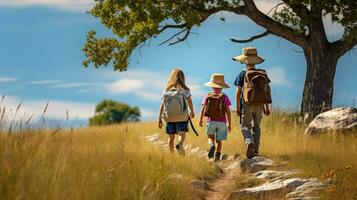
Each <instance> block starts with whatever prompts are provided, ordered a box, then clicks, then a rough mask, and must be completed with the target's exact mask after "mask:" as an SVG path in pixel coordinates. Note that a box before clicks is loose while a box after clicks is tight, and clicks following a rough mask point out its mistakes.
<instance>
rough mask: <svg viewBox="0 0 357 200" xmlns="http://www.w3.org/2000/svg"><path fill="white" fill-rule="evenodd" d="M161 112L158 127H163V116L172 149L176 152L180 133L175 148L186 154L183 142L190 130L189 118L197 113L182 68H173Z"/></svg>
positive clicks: (163, 97)
mask: <svg viewBox="0 0 357 200" xmlns="http://www.w3.org/2000/svg"><path fill="white" fill-rule="evenodd" d="M188 108H189V109H188ZM189 111H190V112H189ZM159 113H160V114H159V121H158V127H159V128H162V125H163V122H162V118H163V119H164V120H165V121H166V133H167V134H168V136H169V139H168V143H169V147H170V151H171V152H174V143H175V135H176V134H178V143H177V145H176V146H175V148H176V150H177V151H178V152H179V154H185V152H184V149H183V143H184V141H185V137H186V132H188V120H189V117H190V118H191V119H192V118H194V116H195V114H194V109H193V104H192V99H191V93H190V89H189V88H188V87H187V85H186V83H185V75H184V73H183V71H182V70H181V69H174V70H172V72H171V74H170V77H169V80H168V81H167V84H166V86H165V89H164V93H163V95H162V100H161V105H160V112H159Z"/></svg>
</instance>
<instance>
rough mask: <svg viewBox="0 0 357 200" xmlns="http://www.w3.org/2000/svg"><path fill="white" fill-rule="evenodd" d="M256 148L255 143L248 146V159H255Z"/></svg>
mask: <svg viewBox="0 0 357 200" xmlns="http://www.w3.org/2000/svg"><path fill="white" fill-rule="evenodd" d="M254 148H255V144H254V143H249V144H248V145H247V158H249V159H250V158H253V157H254Z"/></svg>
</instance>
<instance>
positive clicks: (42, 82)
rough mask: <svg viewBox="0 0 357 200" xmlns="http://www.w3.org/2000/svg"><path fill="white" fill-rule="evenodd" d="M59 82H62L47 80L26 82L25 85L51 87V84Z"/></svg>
mask: <svg viewBox="0 0 357 200" xmlns="http://www.w3.org/2000/svg"><path fill="white" fill-rule="evenodd" d="M60 82H62V81H60V80H52V79H49V80H36V81H28V82H27V83H28V84H30V85H51V84H57V83H60Z"/></svg>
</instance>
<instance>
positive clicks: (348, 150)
mask: <svg viewBox="0 0 357 200" xmlns="http://www.w3.org/2000/svg"><path fill="white" fill-rule="evenodd" d="M297 121H298V118H297V115H296V114H294V113H288V112H285V111H281V110H274V112H273V114H272V115H271V116H269V117H264V118H263V121H262V125H261V126H262V134H261V148H260V153H261V154H262V155H263V156H266V157H269V158H272V159H273V160H275V161H278V162H284V161H285V162H288V168H290V169H302V170H303V173H302V174H301V176H302V177H317V178H321V179H328V178H331V179H333V180H335V181H336V182H335V183H336V184H335V185H336V187H335V188H330V189H328V190H326V191H324V192H323V194H322V196H323V199H357V170H356V168H357V131H354V132H349V133H345V134H340V133H326V134H321V135H319V136H308V135H304V132H305V129H306V126H304V125H301V124H299V123H297ZM199 132H200V133H201V137H196V136H195V135H193V134H189V136H188V138H187V142H189V143H194V144H195V145H198V146H201V147H203V148H207V149H208V144H207V140H206V135H205V128H199ZM223 153H227V154H230V155H233V154H236V153H238V154H240V155H241V156H242V157H245V145H244V143H243V136H242V134H241V131H240V128H239V121H238V118H237V117H236V116H235V117H233V128H232V132H231V133H229V135H228V140H227V141H225V142H224V143H223Z"/></svg>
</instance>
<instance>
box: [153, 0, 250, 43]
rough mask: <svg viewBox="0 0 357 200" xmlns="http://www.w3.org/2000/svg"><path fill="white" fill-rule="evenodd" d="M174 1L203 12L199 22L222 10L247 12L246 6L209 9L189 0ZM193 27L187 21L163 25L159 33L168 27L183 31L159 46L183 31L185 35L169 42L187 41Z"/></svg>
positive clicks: (169, 39)
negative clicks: (193, 3) (188, 1)
mask: <svg viewBox="0 0 357 200" xmlns="http://www.w3.org/2000/svg"><path fill="white" fill-rule="evenodd" d="M172 2H174V3H176V4H183V5H186V6H188V7H190V8H192V9H194V10H197V11H200V12H203V16H202V17H201V19H199V20H198V23H202V22H204V21H205V20H206V19H207V18H208V17H210V16H211V15H213V14H215V13H218V12H220V11H228V12H234V13H236V14H245V9H244V6H235V7H230V6H219V7H212V8H209V9H202V8H198V7H197V6H195V5H192V4H190V3H187V2H178V1H172ZM192 27H193V26H192V25H190V24H188V23H187V22H186V23H182V24H166V25H164V26H161V27H160V29H159V30H158V32H159V33H162V32H164V31H165V30H166V29H181V31H179V32H177V33H175V34H174V35H172V36H171V37H170V38H168V39H167V40H165V41H163V42H161V43H160V44H159V46H161V45H163V44H165V43H168V42H169V41H171V40H173V39H174V38H175V37H177V36H179V35H180V34H181V33H183V32H185V31H186V33H185V35H184V36H183V37H182V38H177V40H176V41H175V42H171V43H169V45H174V44H177V43H179V42H183V41H185V40H186V39H187V38H188V37H189V35H190V33H192V32H191V29H192Z"/></svg>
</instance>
